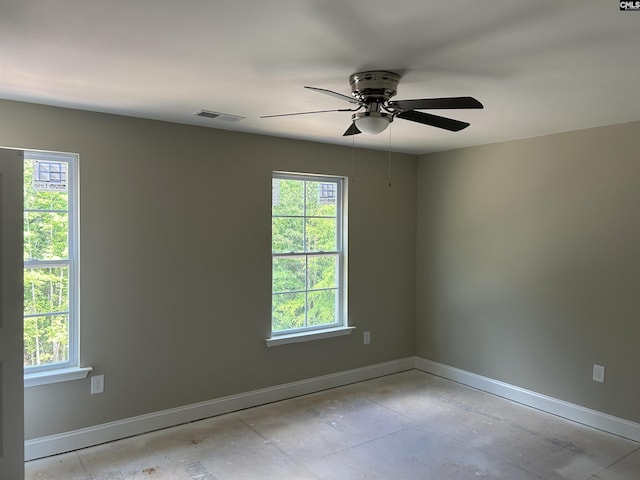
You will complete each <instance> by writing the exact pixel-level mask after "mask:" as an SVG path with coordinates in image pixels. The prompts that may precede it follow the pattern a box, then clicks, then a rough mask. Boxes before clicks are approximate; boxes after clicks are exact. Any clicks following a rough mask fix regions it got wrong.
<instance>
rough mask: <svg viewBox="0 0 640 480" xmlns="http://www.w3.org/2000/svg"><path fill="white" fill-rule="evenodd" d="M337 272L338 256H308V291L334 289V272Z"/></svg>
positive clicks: (335, 285)
mask: <svg viewBox="0 0 640 480" xmlns="http://www.w3.org/2000/svg"><path fill="white" fill-rule="evenodd" d="M337 270H338V256H337V255H331V256H315V255H314V256H310V257H309V284H308V285H309V286H308V288H309V290H317V289H319V288H335V287H337V284H336V271H337Z"/></svg>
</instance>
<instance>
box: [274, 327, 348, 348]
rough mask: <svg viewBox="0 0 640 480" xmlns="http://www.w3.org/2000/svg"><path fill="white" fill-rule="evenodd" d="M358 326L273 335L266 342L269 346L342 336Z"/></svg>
mask: <svg viewBox="0 0 640 480" xmlns="http://www.w3.org/2000/svg"><path fill="white" fill-rule="evenodd" d="M355 328H356V327H333V328H323V329H319V330H313V331H304V332H296V333H289V334H283V335H277V336H273V337H271V338H267V339H266V340H265V343H266V344H267V347H275V346H277V345H287V344H289V343H300V342H309V341H312V340H321V339H323V338H331V337H340V336H342V335H351V332H352V331H353V330H355Z"/></svg>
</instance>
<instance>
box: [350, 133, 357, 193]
mask: <svg viewBox="0 0 640 480" xmlns="http://www.w3.org/2000/svg"><path fill="white" fill-rule="evenodd" d="M351 125H353V127H355V126H356V122H352V123H351ZM351 183H356V136H355V135H351Z"/></svg>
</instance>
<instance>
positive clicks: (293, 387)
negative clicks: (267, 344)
mask: <svg viewBox="0 0 640 480" xmlns="http://www.w3.org/2000/svg"><path fill="white" fill-rule="evenodd" d="M414 364H415V358H414V357H408V358H403V359H399V360H394V361H391V362H386V363H380V364H376V365H370V366H367V367H362V368H356V369H353V370H346V371H344V372H338V373H333V374H330V375H323V376H321V377H315V378H310V379H307V380H301V381H298V382H292V383H286V384H284V385H277V386H275V387H268V388H262V389H260V390H253V391H250V392H246V393H241V394H237V395H230V396H228V397H222V398H217V399H214V400H209V401H206V402H200V403H194V404H191V405H185V406H183V407H178V408H172V409H169V410H162V411H160V412H154V413H150V414H147V415H140V416H137V417H132V418H127V419H124V420H118V421H115V422H110V423H104V424H101V425H96V426H93V427H88V428H82V429H79V430H73V431H70V432H64V433H60V434H56V435H50V436H47V437H40V438H35V439H33V440H27V441H26V442H25V445H24V448H25V460H34V459H36V458H42V457H48V456H51V455H57V454H59V453H64V452H70V451H72V450H78V449H80V448H86V447H90V446H93V445H98V444H101V443H106V442H111V441H113V440H118V439H121V438H126V437H131V436H134V435H140V434H142V433H146V432H151V431H153V430H159V429H161V428H167V427H172V426H175V425H180V424H183V423H188V422H193V421H195V420H201V419H203V418H208V417H213V416H216V415H222V414H224V413H230V412H234V411H237V410H242V409H244V408H249V407H255V406H258V405H263V404H265V403H271V402H276V401H279V400H284V399H287V398H291V397H296V396H299V395H305V394H308V393H313V392H318V391H321V390H326V389H328V388H334V387H340V386H343V385H348V384H350V383H355V382H360V381H363V380H369V379H371V378H376V377H381V376H384V375H390V374H392V373H398V372H402V371H404V370H411V369H413V368H414Z"/></svg>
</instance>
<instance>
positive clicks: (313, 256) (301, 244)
mask: <svg viewBox="0 0 640 480" xmlns="http://www.w3.org/2000/svg"><path fill="white" fill-rule="evenodd" d="M343 192H344V182H343V179H342V178H338V177H321V176H314V175H302V174H283V173H274V174H273V178H272V202H271V203H272V222H271V225H272V226H271V243H272V245H271V246H272V305H271V307H272V309H271V330H272V335H278V334H289V333H294V332H300V331H306V330H317V329H323V328H332V327H338V326H342V325H344V322H345V315H344V311H345V285H346V282H345V279H344V276H345V269H344V262H345V255H344V253H345V249H344V247H345V245H344V243H345V242H344V232H345V229H344V225H343V218H344V206H343Z"/></svg>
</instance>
